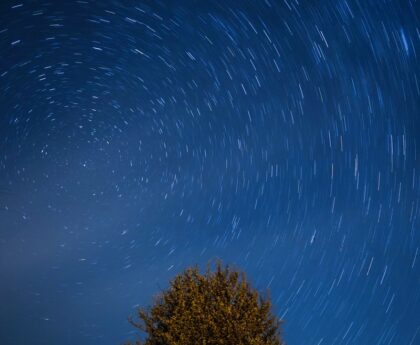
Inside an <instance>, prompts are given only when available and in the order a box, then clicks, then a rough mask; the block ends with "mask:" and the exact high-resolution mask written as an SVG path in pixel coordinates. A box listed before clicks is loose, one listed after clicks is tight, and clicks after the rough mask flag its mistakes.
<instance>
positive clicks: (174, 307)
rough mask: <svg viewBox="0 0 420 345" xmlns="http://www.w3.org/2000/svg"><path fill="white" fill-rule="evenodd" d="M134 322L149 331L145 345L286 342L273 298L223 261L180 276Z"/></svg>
mask: <svg viewBox="0 0 420 345" xmlns="http://www.w3.org/2000/svg"><path fill="white" fill-rule="evenodd" d="M138 319H139V321H138V322H135V321H133V320H132V319H130V322H131V324H132V325H133V326H134V327H136V328H138V329H140V330H141V331H143V332H144V333H146V339H145V340H144V341H141V340H137V341H136V342H135V344H138V345H140V344H142V345H143V344H144V345H283V344H284V343H283V341H282V339H281V329H280V326H281V321H280V320H279V319H278V318H277V317H276V316H275V315H273V313H272V311H271V302H270V299H269V297H265V298H264V297H262V296H261V295H259V294H258V292H257V291H256V290H255V289H254V288H252V287H251V286H250V284H249V283H248V282H247V280H246V277H245V274H244V273H240V272H238V271H237V270H234V269H232V268H230V267H228V266H226V267H222V264H221V263H220V262H218V263H217V265H216V270H215V272H212V271H211V269H210V267H208V268H207V271H206V272H205V274H203V275H202V274H200V272H199V270H198V268H197V267H194V268H189V269H187V270H186V271H184V272H183V273H182V274H179V275H178V276H176V277H175V278H174V279H173V280H172V281H171V283H170V286H169V288H168V289H167V290H166V291H163V292H161V293H160V294H159V295H158V296H156V298H155V302H154V305H153V306H152V307H150V308H148V309H142V308H140V309H139V310H138Z"/></svg>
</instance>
